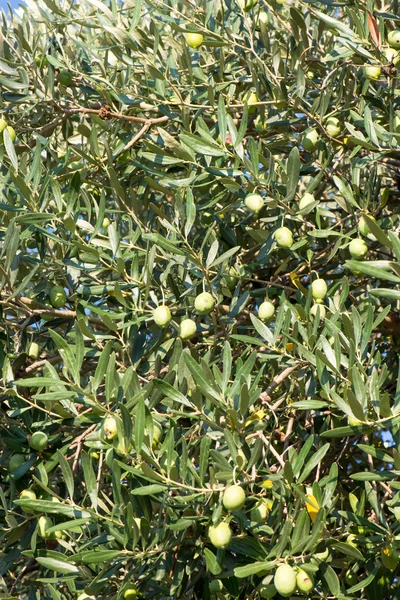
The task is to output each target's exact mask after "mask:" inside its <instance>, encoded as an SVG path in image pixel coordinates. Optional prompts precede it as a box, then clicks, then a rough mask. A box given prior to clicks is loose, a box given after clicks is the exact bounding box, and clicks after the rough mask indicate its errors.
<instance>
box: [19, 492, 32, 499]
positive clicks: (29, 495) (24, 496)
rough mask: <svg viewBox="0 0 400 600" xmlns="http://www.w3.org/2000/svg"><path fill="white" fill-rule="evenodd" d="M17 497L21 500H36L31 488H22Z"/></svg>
mask: <svg viewBox="0 0 400 600" xmlns="http://www.w3.org/2000/svg"><path fill="white" fill-rule="evenodd" d="M19 497H20V498H21V500H24V499H25V500H36V494H35V492H34V491H32V490H22V492H21V493H20V495H19Z"/></svg>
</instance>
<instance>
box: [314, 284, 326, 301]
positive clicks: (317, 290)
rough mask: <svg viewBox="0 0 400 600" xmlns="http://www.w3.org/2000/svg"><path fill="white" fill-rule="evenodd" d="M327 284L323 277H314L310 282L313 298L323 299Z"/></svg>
mask: <svg viewBox="0 0 400 600" xmlns="http://www.w3.org/2000/svg"><path fill="white" fill-rule="evenodd" d="M327 291H328V286H327V285H326V281H325V279H315V280H314V281H313V282H312V284H311V293H312V297H313V298H314V300H323V299H324V298H325V296H326V294H327Z"/></svg>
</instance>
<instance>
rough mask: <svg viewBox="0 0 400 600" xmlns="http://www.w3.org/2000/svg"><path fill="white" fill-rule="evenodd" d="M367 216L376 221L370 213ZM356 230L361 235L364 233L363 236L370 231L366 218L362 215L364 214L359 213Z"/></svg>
mask: <svg viewBox="0 0 400 600" xmlns="http://www.w3.org/2000/svg"><path fill="white" fill-rule="evenodd" d="M368 217H369V218H370V219H372V220H373V221H375V222H376V219H375V218H374V217H373V216H372V215H368ZM358 231H359V232H360V233H361V235H364V236H365V237H366V236H367V235H368V234H370V233H371V230H370V228H369V226H368V223H367V220H366V218H365V217H364V215H361V217H360V220H359V221H358Z"/></svg>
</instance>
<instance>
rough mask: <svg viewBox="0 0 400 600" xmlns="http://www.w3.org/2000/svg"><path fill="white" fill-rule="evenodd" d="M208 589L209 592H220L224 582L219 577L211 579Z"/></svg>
mask: <svg viewBox="0 0 400 600" xmlns="http://www.w3.org/2000/svg"><path fill="white" fill-rule="evenodd" d="M208 589H209V590H210V592H222V590H223V589H224V584H223V583H222V581H221V580H220V579H213V581H210V585H209V586H208Z"/></svg>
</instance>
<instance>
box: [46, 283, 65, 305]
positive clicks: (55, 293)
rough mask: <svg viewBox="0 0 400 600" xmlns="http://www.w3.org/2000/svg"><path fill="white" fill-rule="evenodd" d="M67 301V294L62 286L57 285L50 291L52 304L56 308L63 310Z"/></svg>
mask: <svg viewBox="0 0 400 600" xmlns="http://www.w3.org/2000/svg"><path fill="white" fill-rule="evenodd" d="M66 301H67V294H66V293H65V290H64V288H63V287H61V286H60V285H55V286H54V287H53V288H51V290H50V302H51V305H52V306H53V307H54V308H62V307H63V306H65V303H66Z"/></svg>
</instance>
